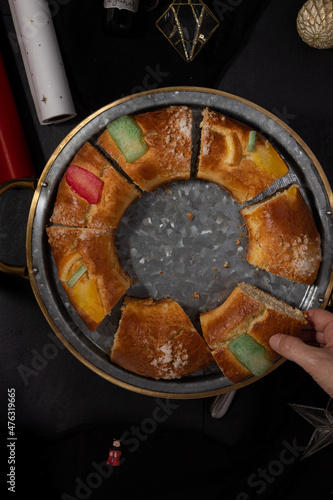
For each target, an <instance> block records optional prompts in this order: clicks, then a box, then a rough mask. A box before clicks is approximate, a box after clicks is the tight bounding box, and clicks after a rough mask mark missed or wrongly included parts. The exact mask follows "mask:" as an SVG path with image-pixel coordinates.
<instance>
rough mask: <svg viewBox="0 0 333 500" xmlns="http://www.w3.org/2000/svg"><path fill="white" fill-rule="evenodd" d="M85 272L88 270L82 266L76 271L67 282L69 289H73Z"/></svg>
mask: <svg viewBox="0 0 333 500" xmlns="http://www.w3.org/2000/svg"><path fill="white" fill-rule="evenodd" d="M87 270H88V269H87V268H86V266H84V265H82V266H80V267H79V269H77V270H76V271H75V273H74V274H73V275H72V276H71V277H70V278H69V280H68V281H67V285H68V286H69V288H73V286H74V285H75V284H76V283H77V282H78V281H79V279H80V278H82V276H83V275H84V273H85V272H86V271H87Z"/></svg>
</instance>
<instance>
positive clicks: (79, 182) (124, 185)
mask: <svg viewBox="0 0 333 500" xmlns="http://www.w3.org/2000/svg"><path fill="white" fill-rule="evenodd" d="M139 196H140V191H139V190H138V189H137V187H136V186H135V185H134V184H133V183H131V182H130V181H128V180H127V179H126V178H125V176H124V175H122V174H121V173H120V172H118V171H117V170H116V169H115V168H114V167H113V166H112V165H111V163H110V162H109V161H108V160H107V159H106V158H105V157H104V155H102V154H101V153H100V152H99V151H98V150H97V149H96V148H95V147H94V146H93V145H92V144H90V143H89V142H86V143H85V144H84V145H83V146H82V147H81V148H80V149H79V151H78V152H77V153H76V155H75V156H74V158H73V160H72V162H71V164H70V165H69V166H68V168H67V170H66V172H65V174H64V176H63V178H62V180H61V181H60V184H59V188H58V192H57V198H56V201H55V204H54V209H53V213H52V216H51V219H50V220H51V222H53V223H56V224H61V225H63V226H70V227H90V228H100V229H109V228H116V227H117V226H118V225H119V223H120V221H121V218H122V216H123V214H124V212H125V211H126V209H127V208H128V207H129V205H130V204H131V203H132V202H133V201H134V200H135V199H136V198H137V197H139Z"/></svg>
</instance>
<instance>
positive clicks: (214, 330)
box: [200, 283, 306, 383]
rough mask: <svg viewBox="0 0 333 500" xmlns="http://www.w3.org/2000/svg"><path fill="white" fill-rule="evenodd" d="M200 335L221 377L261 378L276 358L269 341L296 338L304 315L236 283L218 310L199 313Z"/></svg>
mask: <svg viewBox="0 0 333 500" xmlns="http://www.w3.org/2000/svg"><path fill="white" fill-rule="evenodd" d="M200 322H201V327H202V332H203V336H204V338H205V340H206V342H207V344H208V345H209V347H210V348H211V349H212V354H213V356H214V359H215V361H216V362H217V364H218V365H219V367H220V369H221V370H222V372H223V374H224V375H225V376H226V377H227V378H228V379H229V380H230V381H231V382H233V383H238V382H240V381H242V380H244V379H245V378H247V377H249V376H251V375H255V376H262V375H264V373H266V371H267V370H268V369H269V368H270V367H271V366H272V365H273V363H274V361H275V360H276V359H277V358H278V355H277V354H276V352H275V351H273V349H272V348H271V346H270V344H269V339H270V337H271V336H272V335H274V334H276V333H285V334H287V335H292V336H296V335H298V334H299V333H300V332H301V330H302V329H303V326H304V325H305V323H306V319H305V314H304V313H303V312H302V311H299V310H298V309H295V308H293V307H291V306H289V305H288V304H286V303H284V302H282V301H280V300H278V299H276V298H275V297H273V296H272V295H270V294H268V293H266V292H264V291H262V290H260V289H259V288H257V287H255V286H253V285H250V284H247V283H239V284H238V285H237V287H236V288H235V289H234V290H233V291H232V293H231V294H230V295H229V297H228V298H227V300H226V301H225V302H224V303H223V304H222V305H220V306H219V307H217V308H215V309H213V310H211V311H208V312H205V313H201V314H200Z"/></svg>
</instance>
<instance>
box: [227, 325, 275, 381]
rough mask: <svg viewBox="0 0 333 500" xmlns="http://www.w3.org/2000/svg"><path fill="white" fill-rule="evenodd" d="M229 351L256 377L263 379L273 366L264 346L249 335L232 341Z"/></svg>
mask: <svg viewBox="0 0 333 500" xmlns="http://www.w3.org/2000/svg"><path fill="white" fill-rule="evenodd" d="M228 349H229V350H230V351H231V352H232V354H233V355H234V356H235V358H237V359H238V361H239V362H240V363H242V365H244V366H245V368H247V369H248V370H249V371H250V372H251V373H252V374H253V375H255V376H256V377H261V375H263V374H264V373H265V372H266V371H267V370H268V369H269V368H270V367H271V366H272V365H273V362H272V361H271V360H270V359H269V358H268V355H267V351H266V349H265V348H264V346H262V345H261V344H259V342H257V341H256V340H254V338H253V337H251V336H250V335H248V334H247V333H243V334H242V335H240V336H239V337H237V338H236V339H235V340H232V341H231V342H230V343H229V344H228Z"/></svg>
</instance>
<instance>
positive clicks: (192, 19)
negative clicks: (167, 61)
mask: <svg viewBox="0 0 333 500" xmlns="http://www.w3.org/2000/svg"><path fill="white" fill-rule="evenodd" d="M219 24H220V22H219V21H218V19H217V18H216V17H215V16H214V14H213V13H212V12H211V10H210V9H209V8H208V7H207V5H206V4H205V3H204V2H203V1H202V0H196V1H191V0H187V1H184V0H183V1H177V0H174V1H173V2H172V3H171V4H170V5H169V7H168V8H167V10H166V11H165V12H164V13H163V14H162V16H161V17H160V18H159V19H158V20H157V21H156V27H157V28H158V29H159V30H160V31H161V32H162V33H163V35H164V36H165V37H166V38H167V40H168V41H169V42H170V43H171V45H172V46H173V47H174V48H175V49H176V50H177V52H178V53H179V54H180V55H181V56H182V57H183V58H184V59H185V61H187V62H191V61H193V59H194V58H195V56H196V55H197V54H198V52H199V51H200V50H201V49H202V47H203V46H204V45H205V43H206V42H208V40H209V39H210V37H211V36H212V34H213V33H214V31H215V30H216V29H217V28H218V26H219Z"/></svg>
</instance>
